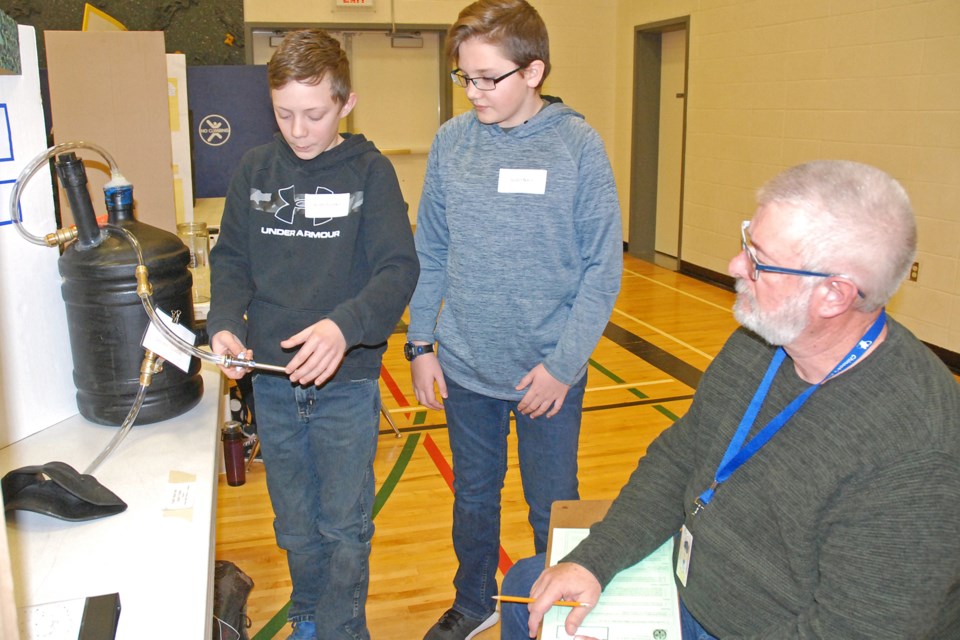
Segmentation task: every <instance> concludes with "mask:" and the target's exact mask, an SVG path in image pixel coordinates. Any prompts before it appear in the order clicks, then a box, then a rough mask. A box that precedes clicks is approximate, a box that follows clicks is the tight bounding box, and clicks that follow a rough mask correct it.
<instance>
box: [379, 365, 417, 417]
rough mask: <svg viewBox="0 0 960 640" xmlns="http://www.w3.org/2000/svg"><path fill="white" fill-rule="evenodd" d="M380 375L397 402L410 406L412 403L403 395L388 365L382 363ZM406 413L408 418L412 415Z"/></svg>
mask: <svg viewBox="0 0 960 640" xmlns="http://www.w3.org/2000/svg"><path fill="white" fill-rule="evenodd" d="M380 377H381V378H382V379H383V384H385V385H387V389H388V390H389V391H390V395H391V396H393V399H394V400H396V402H397V404H398V405H400V406H401V407H409V406H410V403H409V402H408V401H407V397H406V396H405V395H403V391H401V390H400V385H398V384H397V381H396V380H394V379H393V376H391V375H390V372H389V371H387V367H386V366H384V365H383V364H381V365H380ZM404 415H405V416H406V417H408V418H409V417H410V414H409V413H405V414H404Z"/></svg>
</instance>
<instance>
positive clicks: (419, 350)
mask: <svg viewBox="0 0 960 640" xmlns="http://www.w3.org/2000/svg"><path fill="white" fill-rule="evenodd" d="M425 353H433V345H432V344H413V343H412V342H408V343H406V344H405V345H403V357H404V358H406V359H407V360H409V361H410V362H413V359H414V358H416V357H417V356H422V355H423V354H425Z"/></svg>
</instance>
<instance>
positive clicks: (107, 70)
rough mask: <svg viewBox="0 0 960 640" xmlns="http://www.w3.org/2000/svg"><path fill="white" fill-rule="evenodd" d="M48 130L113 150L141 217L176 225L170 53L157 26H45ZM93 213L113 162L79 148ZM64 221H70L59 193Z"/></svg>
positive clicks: (58, 137) (101, 210)
mask: <svg viewBox="0 0 960 640" xmlns="http://www.w3.org/2000/svg"><path fill="white" fill-rule="evenodd" d="M45 35H46V50H47V69H48V74H49V82H50V103H51V113H52V117H53V137H54V142H55V143H56V144H60V143H63V142H76V141H84V142H91V143H93V144H96V145H97V146H99V147H101V148H102V149H104V150H105V151H106V152H107V153H109V154H110V155H111V156H113V158H114V160H115V161H116V163H117V166H118V168H119V169H120V172H121V173H122V174H123V175H124V177H126V179H127V180H129V181H130V182H131V183H133V196H134V199H135V206H136V210H135V214H136V217H137V219H138V220H140V221H141V222H145V223H147V224H151V225H153V226H155V227H159V228H161V229H165V230H167V231H170V232H171V233H174V232H176V212H175V205H174V197H173V194H174V191H173V189H174V184H173V169H172V162H173V160H172V152H171V144H170V112H169V107H168V103H169V101H168V98H167V58H166V53H165V51H164V39H163V33H162V32H159V31H115V32H107V31H105V32H96V31H47V32H46V34H45ZM77 155H78V156H79V157H81V158H83V160H84V164H85V165H86V168H87V178H88V180H89V184H90V197H91V198H92V200H93V205H94V209H95V210H96V212H97V214H98V215H104V214H106V207H105V205H104V202H103V185H104V184H105V183H106V182H107V181H109V180H110V179H111V176H110V170H109V167H108V166H107V164H106V163H105V162H104V161H103V159H102V158H101V157H100V155H99V154H97V153H96V152H92V151H89V150H85V149H81V150H79V151H78V152H77ZM60 203H61V215H62V218H63V222H64V224H68V223H69V222H72V219H73V218H72V214H71V212H70V209H69V206H68V204H67V203H66V199H65V198H64V197H63V196H62V195H61V200H60Z"/></svg>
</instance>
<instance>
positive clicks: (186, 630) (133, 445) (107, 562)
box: [0, 364, 222, 640]
mask: <svg viewBox="0 0 960 640" xmlns="http://www.w3.org/2000/svg"><path fill="white" fill-rule="evenodd" d="M202 375H203V384H204V393H203V398H202V399H201V401H200V403H199V404H198V405H197V406H196V407H194V408H193V409H191V410H190V411H188V412H187V413H185V414H183V415H181V416H178V417H176V418H171V419H169V420H165V421H163V422H157V423H154V424H149V425H138V426H134V427H133V428H132V429H131V430H130V432H129V433H128V434H127V437H126V439H125V440H124V441H123V442H122V443H121V444H120V445H119V446H118V447H117V449H116V450H114V452H113V453H112V454H111V455H110V457H108V458H107V459H106V460H104V461H103V462H102V463H101V464H100V466H99V468H98V469H96V470H94V472H93V473H92V475H93V476H94V477H95V478H96V479H97V480H98V481H99V482H100V483H101V484H103V485H104V486H105V487H107V488H108V489H110V490H111V491H113V492H114V493H115V494H117V495H118V496H119V497H120V498H121V499H122V500H123V501H124V502H126V503H127V505H128V506H127V510H126V511H124V512H123V513H120V514H117V515H113V516H108V517H105V518H99V519H96V520H89V521H86V522H67V521H64V520H60V519H57V518H53V517H50V516H44V515H40V514H37V513H33V512H28V511H13V512H8V513H7V538H8V545H9V548H10V560H11V566H12V569H13V580H14V589H15V596H16V604H17V607H18V609H22V608H25V607H26V608H29V609H31V610H34V608H35V607H36V606H37V605H48V604H53V603H59V602H63V601H71V600H75V599H79V598H86V597H87V596H94V595H100V594H104V593H113V592H118V593H119V594H120V606H121V613H120V622H119V626H118V629H117V636H116V637H117V638H118V639H119V640H127V639H134V638H136V639H149V638H158V639H159V638H163V639H164V640H169V639H171V638H178V639H179V638H184V639H189V640H193V639H197V640H199V639H201V638H208V639H209V638H210V635H211V616H212V602H213V560H214V543H215V526H214V523H215V515H216V496H217V472H218V469H219V464H218V455H219V451H220V438H219V436H220V422H221V413H220V411H221V407H222V402H221V385H220V381H221V378H220V374H219V372H217V371H216V370H215V369H214V368H212V367H211V366H210V365H206V364H204V366H203V371H202ZM116 431H117V427H108V426H102V425H97V424H93V423H91V422H88V421H87V420H85V419H84V418H82V417H81V416H79V415H77V416H74V417H72V418H69V419H67V420H64V421H63V422H60V423H58V424H56V425H53V426H51V427H49V428H47V429H44V430H43V431H40V432H38V433H36V434H34V435H32V436H30V437H28V438H24V439H23V440H20V441H19V442H15V443H13V444H11V445H9V446H8V447H6V448H4V449H0V476H2V475H5V474H6V473H7V472H9V471H11V470H12V469H17V468H20V467H24V466H28V465H37V464H44V463H47V462H51V461H54V460H59V461H62V462H65V463H67V464H69V465H71V466H72V467H74V468H75V469H77V471H79V472H81V473H82V472H83V471H84V470H85V469H86V468H87V467H88V466H89V465H90V463H91V462H93V460H94V459H95V458H96V457H97V455H98V454H99V453H100V451H102V450H103V448H104V446H105V445H106V444H107V443H108V442H109V441H110V439H111V438H112V437H113V435H114V434H115V433H116ZM171 472H174V473H175V475H176V476H178V479H181V478H195V480H192V481H191V482H190V483H189V484H190V485H191V486H190V487H189V490H190V491H191V492H192V497H193V506H192V508H189V509H178V510H165V508H164V507H165V506H167V504H168V498H169V494H170V492H171ZM180 488H183V486H182V485H181V487H180ZM47 610H48V611H49V612H51V613H53V612H55V611H57V610H58V607H57V606H51V607H48V608H47ZM21 615H22V614H21ZM37 637H40V636H39V635H38V636H37ZM42 637H53V635H45V636H42ZM63 637H72V638H76V637H77V636H76V632H75V631H74V632H73V635H72V636H70V635H69V634H66V635H64V636H63Z"/></svg>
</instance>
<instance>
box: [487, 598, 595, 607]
mask: <svg viewBox="0 0 960 640" xmlns="http://www.w3.org/2000/svg"><path fill="white" fill-rule="evenodd" d="M493 599H494V600H499V601H500V602H520V603H530V602H535V601H536V598H527V597H524V596H493ZM553 604H555V605H557V606H560V607H589V606H592V605H591V604H590V603H589V602H576V601H575V600H557V601H556V602H554V603H553Z"/></svg>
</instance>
